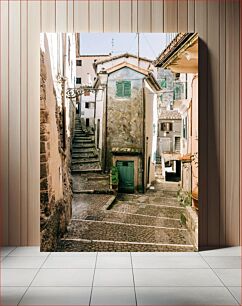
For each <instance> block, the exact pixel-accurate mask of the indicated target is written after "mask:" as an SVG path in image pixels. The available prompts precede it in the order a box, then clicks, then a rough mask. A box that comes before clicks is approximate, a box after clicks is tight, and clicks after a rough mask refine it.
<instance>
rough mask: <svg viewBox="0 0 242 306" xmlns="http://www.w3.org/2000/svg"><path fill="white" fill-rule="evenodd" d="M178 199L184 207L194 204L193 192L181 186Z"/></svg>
mask: <svg viewBox="0 0 242 306" xmlns="http://www.w3.org/2000/svg"><path fill="white" fill-rule="evenodd" d="M177 200H178V201H179V202H180V205H182V206H184V207H186V206H191V205H192V193H191V192H189V191H185V190H183V189H182V188H180V189H179V190H178V192H177Z"/></svg>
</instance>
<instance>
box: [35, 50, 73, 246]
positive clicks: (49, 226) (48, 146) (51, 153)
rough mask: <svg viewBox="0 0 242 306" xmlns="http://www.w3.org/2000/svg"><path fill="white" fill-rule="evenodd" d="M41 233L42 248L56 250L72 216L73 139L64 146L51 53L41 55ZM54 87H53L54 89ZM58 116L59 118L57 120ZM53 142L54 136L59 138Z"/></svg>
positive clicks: (67, 140)
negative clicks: (71, 167)
mask: <svg viewBox="0 0 242 306" xmlns="http://www.w3.org/2000/svg"><path fill="white" fill-rule="evenodd" d="M40 59H41V62H40V64H41V65H40V66H41V71H40V233H41V250H42V251H54V250H55V249H56V246H57V240H58V239H59V237H61V236H62V235H63V234H64V233H65V231H66V228H67V225H68V223H69V220H70V218H71V213H72V212H71V202H72V191H71V176H70V173H69V168H70V153H68V152H70V142H71V140H70V139H66V150H65V151H63V149H62V145H61V144H62V142H61V133H60V126H61V124H60V122H61V120H62V119H61V118H62V117H61V110H60V108H59V107H57V102H56V95H55V90H54V87H53V84H52V82H51V81H52V79H51V72H50V71H49V70H48V69H49V67H50V66H49V63H48V60H49V59H48V56H46V55H45V54H44V53H43V52H41V54H40ZM51 87H52V90H50V89H51ZM53 119H55V120H53ZM56 135H57V139H56V141H53V138H56V137H55V136H56Z"/></svg>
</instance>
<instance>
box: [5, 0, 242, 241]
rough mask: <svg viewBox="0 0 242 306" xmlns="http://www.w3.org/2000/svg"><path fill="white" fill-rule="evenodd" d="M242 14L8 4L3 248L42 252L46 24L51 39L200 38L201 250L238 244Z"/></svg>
mask: <svg viewBox="0 0 242 306" xmlns="http://www.w3.org/2000/svg"><path fill="white" fill-rule="evenodd" d="M40 3H41V7H40ZM8 5H9V7H10V11H9V12H10V14H9V15H8ZM186 5H187V9H186ZM218 5H220V9H219V8H218ZM26 10H27V11H26ZM239 11H240V10H239V0H234V1H226V3H225V2H224V1H220V4H218V2H217V1H209V2H207V1H205V0H203V1H199V0H197V1H194V0H164V6H163V1H162V0H161V1H160V0H159V1H156V0H152V2H150V1H147V2H146V1H145V0H141V1H137V0H121V1H117V0H109V1H99V0H94V1H93V0H91V1H88V0H83V1H78V0H76V1H74V2H73V1H72V0H66V1H62V0H61V1H45V0H42V1H36V0H35V1H27V0H26V1H9V4H8V1H1V45H2V50H1V75H2V76H3V75H4V77H2V78H1V100H2V102H3V103H1V123H0V124H1V148H2V149H1V183H2V184H1V185H2V191H3V192H1V193H2V194H1V196H2V200H3V203H7V204H8V207H6V208H5V209H4V212H3V215H4V218H3V225H2V226H3V230H4V237H3V238H4V239H3V243H4V244H7V243H8V244H9V245H18V244H21V245H25V244H26V243H28V245H38V244H39V168H38V166H36V165H39V128H40V127H39V69H40V68H39V32H40V23H41V24H42V28H41V30H42V31H45V32H54V31H56V30H57V31H65V29H67V30H68V31H69V32H72V31H74V30H75V31H89V30H90V31H95V32H97V31H103V30H105V31H112V32H117V31H125V32H126V31H127V32H128V31H130V30H131V31H133V32H137V31H138V30H139V31H143V32H146V31H153V32H159V31H163V30H164V31H165V32H177V31H178V28H179V31H186V28H188V30H189V31H190V32H193V31H197V32H199V36H200V38H201V40H200V42H199V133H200V134H199V155H200V157H199V190H200V195H199V203H200V204H199V206H200V211H199V244H200V246H208V245H210V246H212V245H213V246H214V245H218V244H219V241H220V244H221V245H227V246H229V245H238V244H239V222H240V218H239V212H240V211H239V196H240V192H239V186H240V185H239V164H238V162H239V144H240V140H239V122H240V117H239V116H240V113H239V111H240V105H239V85H240V83H239V81H240V78H239V67H240V64H239V49H240V44H239V42H240V40H239V38H240V37H239V34H240V33H239V26H240V25H239ZM20 13H21V14H20ZM27 13H28V14H27ZM27 15H28V16H27ZM8 16H9V17H10V19H9V20H8ZM219 16H220V20H219ZM27 17H28V18H27ZM40 17H41V20H40ZM103 17H104V20H103ZM8 24H9V26H10V28H9V33H8ZM163 24H164V26H163ZM6 25H7V26H6ZM8 46H9V47H10V48H9V49H8ZM208 50H209V53H208ZM208 55H209V56H208ZM8 61H9V65H8ZM8 72H9V74H8ZM8 79H9V83H8ZM26 80H28V82H27V85H26ZM8 86H9V90H8ZM214 148H215V150H214ZM218 151H219V152H218ZM214 169H215V170H214ZM216 173H217V174H218V176H216ZM26 199H27V200H26Z"/></svg>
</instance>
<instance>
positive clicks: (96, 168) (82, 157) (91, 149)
mask: <svg viewBox="0 0 242 306" xmlns="http://www.w3.org/2000/svg"><path fill="white" fill-rule="evenodd" d="M71 170H72V173H85V172H101V165H100V160H99V154H98V151H97V149H96V147H95V142H94V134H93V133H91V132H90V131H87V130H86V129H85V128H84V127H83V126H82V122H81V119H80V118H79V117H78V116H77V117H76V122H75V134H74V139H73V143H72V167H71Z"/></svg>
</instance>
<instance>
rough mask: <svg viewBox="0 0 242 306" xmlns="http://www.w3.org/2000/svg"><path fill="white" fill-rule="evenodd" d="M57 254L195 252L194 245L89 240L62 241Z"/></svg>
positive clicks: (65, 239)
mask: <svg viewBox="0 0 242 306" xmlns="http://www.w3.org/2000/svg"><path fill="white" fill-rule="evenodd" d="M56 251H57V252H194V251H197V250H196V248H195V247H194V246H193V245H168V244H155V243H153V244H149V243H146V244H140V243H135V242H129V243H124V242H118V241H115V242H114V241H104V240H92V241H91V240H87V239H67V238H64V239H61V240H60V242H59V244H58V248H57V250H56Z"/></svg>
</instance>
